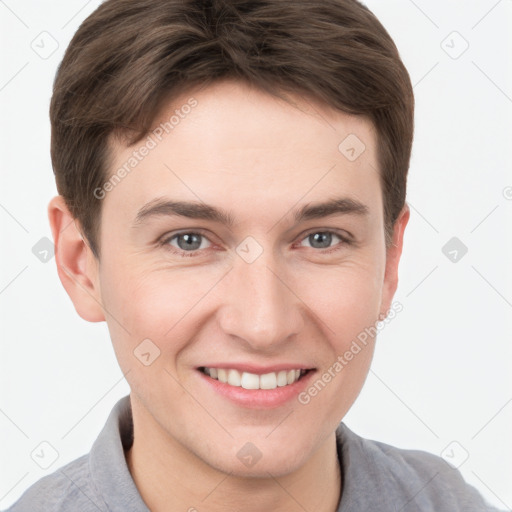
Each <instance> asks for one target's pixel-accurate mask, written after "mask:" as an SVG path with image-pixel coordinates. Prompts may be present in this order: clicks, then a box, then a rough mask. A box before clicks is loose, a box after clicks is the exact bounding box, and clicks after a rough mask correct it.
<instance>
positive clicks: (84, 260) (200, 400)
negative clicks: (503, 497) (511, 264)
mask: <svg viewBox="0 0 512 512" xmlns="http://www.w3.org/2000/svg"><path fill="white" fill-rule="evenodd" d="M413 109H414V101H413V93H412V87H411V83H410V80H409V76H408V74H407V71H406V70H405V68H404V66H403V64H402V62H401V60H400V58H399V55H398V51H397V50H396V47H395V46H394V44H393V42H392V40H391V39H390V37H389V35H388V34H387V32H386V31H385V29H384V28H383V27H382V25H381V24H380V23H379V22H378V20H377V19H376V18H375V17H374V16H373V15H372V14H371V13H370V12H369V11H368V9H367V8H365V7H364V6H362V5H361V4H359V3H358V2H356V1H355V0H330V1H322V2H307V1H305V0H295V1H285V0H280V1H250V2H249V1H228V0H224V1H220V0H214V1H210V2H204V1H192V0H186V1H183V0H180V1H177V0H175V1H169V0H151V1H150V0H107V1H106V2H105V3H104V4H102V5H101V6H100V8H99V9H98V10H97V11H95V12H94V13H93V14H92V15H91V16H90V17H89V18H88V19H87V20H86V21H85V22H84V23H83V24H82V26H81V27H80V29H79V30H78V32H77V33H76V35H75V36H74V38H73V40H72V42H71V43H70V46H69V48H68V50H67V52H66V55H65V57H64V59H63V62H62V65H61V67H60V69H59V71H58V74H57V77H56V81H55V86H54V94H53V98H52V103H51V121H52V160H53V165H54V170H55V176H56V181H57V187H58V190H59V194H60V195H59V196H58V197H56V198H54V199H53V200H52V201H51V203H50V205H49V217H50V223H51V227H52V232H53V236H54V241H55V254H56V261H57V266H58V272H59V276H60V279H61V281H62V283H63V285H64V287H65V289H66V291H67V293H68V294H69V296H70V298H71V300H72V301H73V303H74V305H75V308H76V310H77V312H78V313H79V315H80V316H81V317H82V318H84V319H85V320H88V321H92V322H98V321H106V322H107V325H108V327H109V331H110V335H111V339H112V343H113V346H114V349H115V352H116V356H117V358H118V361H119V364H120V367H121V369H122V371H123V373H124V374H125V376H126V379H127V381H128V383H129V385H130V389H131V393H130V396H129V397H126V398H124V399H123V400H121V401H120V402H119V403H118V404H117V405H116V407H115V408H114V410H113V411H112V413H111V416H110V417H109V419H108V421H107V424H106V426H105V428H104V430H103V431H102V433H101V434H100V436H99V437H98V439H97V441H96V443H95V444H94V446H93V448H92V450H91V453H90V454H88V455H84V456H83V457H81V458H80V459H77V460H76V461H74V462H72V463H70V464H68V465H67V466H64V467H63V468H61V469H60V470H57V471H56V472H55V473H53V474H52V475H49V476H47V477H45V478H43V479H42V480H40V481H39V482H38V483H36V484H35V485H34V486H32V487H31V488H30V489H29V490H28V491H27V492H26V493H25V495H23V496H22V497H21V499H20V500H19V501H18V502H17V503H16V504H15V505H13V507H12V508H11V509H10V510H12V511H21V510H31V511H37V510H41V511H42V510H44V511H64V510H80V511H96V510H101V511H107V510H123V511H126V510H133V511H143V510H151V511H153V512H155V511H156V512H160V511H162V512H165V511H176V510H183V511H186V510H188V511H194V510H197V511H199V512H201V511H203V510H204V511H213V512H214V511H217V510H240V509H243V510H245V511H260V510H274V511H295V510H308V511H309V510H310V511H319V512H334V511H342V512H347V511H356V510H357V511H360V510H380V511H387V510H389V511H391V510H393V511H395V510H403V511H413V510H425V511H426V510H436V511H443V510H446V511H450V512H452V511H456V510H464V511H477V510H478V511H480V510H491V509H490V507H488V506H487V505H486V504H485V503H484V501H483V499H482V498H481V497H480V496H479V495H478V493H477V492H476V490H475V489H473V488H472V487H470V486H468V485H467V484H466V483H465V482H464V481H463V479H462V477H461V476H460V474H459V473H458V472H457V471H456V470H454V469H452V468H450V467H449V466H448V465H447V464H446V463H445V462H444V461H443V460H442V459H441V458H439V457H436V456H434V455H430V454H428V453H425V452H419V451H407V450H400V449H397V448H393V447H391V446H387V445H384V444H382V443H378V442H372V441H368V440H364V439H362V438H360V437H358V436H357V435H356V434H354V433H353V432H351V431H350V430H349V429H348V428H347V427H346V426H345V425H344V424H343V423H340V422H341V420H342V419H343V417H344V416H345V414H346V413H347V411H348V410H349V409H350V407H351V406H352V404H353V403H354V401H355V400H356V398H357V396H358V394H359V392H360V390H361V388H362V386H363V384H364V381H365V378H366V375H367V373H368V370H369V367H370V363H371V359H372V354H373V349H374V344H375V334H376V329H375V328H374V329H373V330H372V329H371V327H372V326H375V325H377V323H378V321H379V320H380V321H385V319H386V316H387V315H388V314H391V313H392V312H393V311H394V307H395V306H394V305H393V303H392V299H393V295H394V293H395V290H396V287H397V283H398V277H397V276H398V263H399V259H400V255H401V251H402V243H403V237H404V230H405V228H406V225H407V222H408V219H409V209H408V206H407V204H406V202H405V193H406V177H407V171H408V167H409V158H410V152H411V145H412V137H413ZM368 332H369V333H370V335H367V336H361V334H362V333H368Z"/></svg>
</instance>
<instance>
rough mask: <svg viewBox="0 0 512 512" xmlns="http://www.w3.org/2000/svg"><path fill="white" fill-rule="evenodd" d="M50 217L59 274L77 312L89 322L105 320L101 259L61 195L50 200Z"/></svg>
mask: <svg viewBox="0 0 512 512" xmlns="http://www.w3.org/2000/svg"><path fill="white" fill-rule="evenodd" d="M48 218H49V220H50V226H51V230H52V234H53V242H54V244H55V261H56V263H57V273H58V274H59V278H60V281H61V283H62V285H63V286H64V288H65V290H66V292H67V294H68V295H69V297H70V299H71V300H72V302H73V304H74V306H75V309H76V311H77V313H78V314H79V315H80V316H81V317H82V318H83V319H84V320H88V321H89V322H101V321H103V320H105V315H104V314H103V306H102V303H101V293H100V286H99V277H98V276H99V272H98V266H99V261H98V259H97V258H96V256H95V255H94V253H93V252H92V250H91V248H90V247H89V245H88V244H87V243H86V241H85V237H83V236H82V233H81V232H80V230H79V227H78V226H79V223H78V221H77V220H76V219H74V218H73V216H72V215H71V213H70V211H69V210H68V207H67V206H66V203H65V201H64V198H63V197H62V196H57V197H54V198H53V199H52V200H51V201H50V203H49V205H48Z"/></svg>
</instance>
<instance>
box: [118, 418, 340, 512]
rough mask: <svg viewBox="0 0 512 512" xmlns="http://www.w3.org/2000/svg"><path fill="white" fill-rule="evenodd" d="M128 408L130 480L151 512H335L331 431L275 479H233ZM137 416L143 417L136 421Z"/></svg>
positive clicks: (336, 495)
mask: <svg viewBox="0 0 512 512" xmlns="http://www.w3.org/2000/svg"><path fill="white" fill-rule="evenodd" d="M132 412H133V423H134V442H133V445H132V447H131V448H130V449H129V450H128V451H127V452H126V460H127V464H128V468H129V470H130V473H131V475H132V478H133V480H134V482H135V485H136V486H137V489H138V491H139V493H140V495H141V496H142V499H143V500H144V502H145V503H146V505H147V506H148V508H149V509H150V510H151V511H152V512H170V511H174V510H186V511H190V512H201V511H202V510H208V511H209V512H217V511H219V512H220V511H225V510H226V508H228V509H229V510H244V512H256V511H261V510H274V511H276V512H280V511H286V512H295V511H297V512H299V511H300V512H303V511H304V510H315V511H318V512H336V511H337V509H338V504H339V501H340V496H341V491H342V485H341V473H340V467H339V461H338V455H337V449H336V437H335V433H334V432H333V433H332V434H331V435H330V436H329V437H328V439H327V440H326V441H324V442H323V444H322V445H321V446H320V447H319V448H318V449H317V450H316V451H315V452H314V453H313V454H312V456H311V457H310V458H309V459H308V460H307V462H306V463H305V464H304V465H303V466H302V467H300V468H298V469H297V470H295V471H293V472H291V473H289V474H286V475H284V476H280V477H278V478H276V477H273V476H272V475H270V474H269V478H250V477H238V476H234V475H232V474H226V473H223V472H221V471H218V470H217V469H215V468H213V467H211V466H210V465H208V464H207V463H206V462H205V461H203V460H201V459H199V458H197V457H196V456H195V455H194V454H192V453H191V452H190V451H189V450H187V449H186V448H185V447H183V446H182V445H181V444H179V443H177V442H176V440H175V439H172V438H170V437H169V436H165V435H162V433H161V431H160V432H158V430H159V428H158V427H157V426H156V425H154V424H151V422H146V421H144V420H143V419H142V418H139V416H138V415H137V413H136V412H135V411H132ZM139 420H142V421H139Z"/></svg>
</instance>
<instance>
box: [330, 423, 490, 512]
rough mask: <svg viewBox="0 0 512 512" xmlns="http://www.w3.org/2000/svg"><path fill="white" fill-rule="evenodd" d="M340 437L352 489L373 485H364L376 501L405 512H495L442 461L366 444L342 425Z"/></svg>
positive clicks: (370, 442) (420, 453) (421, 453)
mask: <svg viewBox="0 0 512 512" xmlns="http://www.w3.org/2000/svg"><path fill="white" fill-rule="evenodd" d="M337 438H338V440H339V443H340V444H341V446H342V457H344V458H346V460H343V462H342V464H343V467H344V471H345V472H347V477H348V479H349V482H347V483H348V485H350V486H354V485H357V481H359V482H361V481H363V482H364V478H366V479H367V481H368V480H371V482H369V483H366V484H363V485H365V486H367V491H368V492H370V493H374V494H375V495H376V498H375V499H376V501H377V500H382V498H384V501H386V499H387V500H389V503H390V505H391V504H392V503H393V506H394V507H396V505H397V504H400V507H403V509H401V510H403V512H406V511H408V510H422V511H425V512H426V511H432V512H434V511H436V512H442V511H447V512H448V511H449V512H457V511H460V512H462V511H464V512H483V511H488V512H493V511H495V512H496V511H497V509H495V508H492V507H491V506H490V505H488V504H487V503H486V502H485V500H484V499H483V497H482V496H481V495H480V493H479V492H478V491H477V490H476V489H475V488H474V487H472V486H470V485H469V484H468V483H466V481H465V480H464V478H463V477H462V475H461V473H460V471H459V470H458V469H456V468H454V467H452V466H451V465H450V464H448V463H447V462H446V461H445V460H444V459H443V458H441V457H440V456H437V455H434V454H432V453H428V452H425V451H422V450H407V449H402V448H397V447H394V446H391V445H388V444H386V443H382V442H379V441H373V440H370V439H364V438H362V437H360V436H358V435H356V434H355V433H354V432H352V431H351V430H350V429H348V427H347V426H346V425H345V424H343V423H342V424H341V425H340V427H339V428H338V430H337ZM359 485H361V484H359ZM381 503H382V502H381ZM400 507H399V508H400ZM384 509H385V507H383V508H382V509H381V510H384ZM390 510H395V508H390Z"/></svg>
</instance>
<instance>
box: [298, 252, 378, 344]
mask: <svg viewBox="0 0 512 512" xmlns="http://www.w3.org/2000/svg"><path fill="white" fill-rule="evenodd" d="M301 289H302V293H303V295H304V297H305V299H304V300H305V302H306V303H307V304H308V305H311V308H312V310H313V311H314V312H315V313H316V314H317V315H318V316H319V317H320V318H321V319H322V320H323V321H324V323H325V324H326V329H327V330H326V334H328V333H330V336H329V337H330V338H331V339H333V340H334V343H336V344H337V345H338V347H337V348H338V349H340V350H341V349H343V346H344V344H346V343H347V341H349V340H351V339H352V338H353V337H355V336H357V334H358V333H359V332H360V331H361V330H363V329H364V328H365V327H367V326H368V325H373V324H374V323H375V321H376V320H377V318H378V314H379V311H380V302H381V297H382V269H381V265H379V264H378V263H377V262H373V261H369V262H367V263H366V264H365V263H364V262H361V261H359V262H358V263H357V264H348V263H346V264H344V265H342V266H340V267H338V268H332V269H330V270H329V271H326V270H325V269H319V270H317V271H316V272H312V273H311V274H310V275H309V276H308V279H307V282H306V283H305V284H303V285H301Z"/></svg>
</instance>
